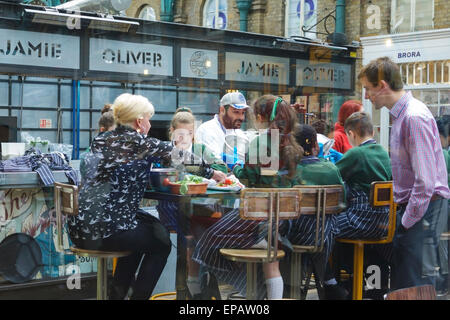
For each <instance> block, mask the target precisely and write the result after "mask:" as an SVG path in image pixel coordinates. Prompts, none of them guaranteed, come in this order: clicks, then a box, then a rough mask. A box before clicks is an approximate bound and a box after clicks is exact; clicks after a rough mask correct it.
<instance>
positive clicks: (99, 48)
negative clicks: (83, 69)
mask: <svg viewBox="0 0 450 320" xmlns="http://www.w3.org/2000/svg"><path fill="white" fill-rule="evenodd" d="M89 47H90V49H89V69H90V70H98V71H107V72H125V73H138V74H144V75H164V76H172V75H173V65H172V55H173V49H172V47H168V46H161V45H154V44H145V43H133V42H124V41H116V40H108V39H98V38H91V39H90V42H89Z"/></svg>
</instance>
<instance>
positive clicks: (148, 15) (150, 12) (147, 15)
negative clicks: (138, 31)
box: [139, 5, 156, 21]
mask: <svg viewBox="0 0 450 320" xmlns="http://www.w3.org/2000/svg"><path fill="white" fill-rule="evenodd" d="M139 19H143V20H150V21H155V20H156V14H155V10H154V9H153V8H152V7H151V6H149V5H145V6H143V7H142V9H141V11H140V12H139Z"/></svg>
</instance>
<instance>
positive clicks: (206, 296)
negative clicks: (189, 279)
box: [200, 272, 222, 300]
mask: <svg viewBox="0 0 450 320" xmlns="http://www.w3.org/2000/svg"><path fill="white" fill-rule="evenodd" d="M200 287H201V289H202V299H203V300H222V297H221V295H220V290H219V284H218V283H217V279H216V277H215V276H214V275H213V274H212V273H210V272H205V273H204V274H203V275H202V278H201V281H200Z"/></svg>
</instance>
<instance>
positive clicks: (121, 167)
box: [68, 93, 214, 299]
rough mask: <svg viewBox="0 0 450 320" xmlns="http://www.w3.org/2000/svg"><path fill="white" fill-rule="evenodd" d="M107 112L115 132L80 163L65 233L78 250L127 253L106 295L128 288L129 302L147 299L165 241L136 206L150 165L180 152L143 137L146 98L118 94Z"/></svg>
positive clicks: (203, 169) (149, 111) (208, 172)
mask: <svg viewBox="0 0 450 320" xmlns="http://www.w3.org/2000/svg"><path fill="white" fill-rule="evenodd" d="M113 110H114V111H113V112H114V119H115V123H116V125H117V127H116V128H115V129H114V130H112V131H107V132H105V133H103V134H101V135H99V136H97V137H96V138H95V139H94V141H93V142H92V144H91V151H90V153H89V154H88V155H87V156H86V158H85V167H86V169H85V174H84V176H82V188H81V190H80V195H79V214H78V215H77V216H71V217H70V218H69V223H68V226H69V234H70V238H71V240H72V242H73V243H74V244H75V245H76V246H77V247H80V248H85V249H97V250H105V251H131V252H132V253H131V255H129V256H127V257H124V258H120V259H119V260H118V263H117V267H116V271H115V274H114V280H113V285H112V286H111V292H110V295H109V296H110V298H111V299H124V298H125V296H126V294H127V292H128V290H129V288H130V286H131V287H132V289H133V294H132V296H131V297H130V298H131V299H148V298H149V297H150V296H151V294H152V291H153V289H154V287H155V285H156V283H157V281H158V279H159V277H160V275H161V272H162V270H163V269H164V266H165V264H166V262H167V257H168V255H169V253H170V249H171V242H170V237H169V233H168V231H167V229H166V228H165V227H164V226H163V225H162V224H161V223H160V222H159V220H158V219H156V218H154V217H152V216H151V215H148V214H146V213H145V212H143V211H142V210H140V209H139V205H140V202H141V200H142V198H143V195H144V191H145V188H146V185H147V182H148V178H149V168H150V165H151V161H152V160H153V159H155V158H160V159H165V160H166V161H169V160H170V158H171V154H172V153H174V152H175V153H180V152H181V151H180V150H179V149H177V148H174V147H173V145H172V143H171V142H167V141H160V140H158V139H155V138H151V137H148V136H147V134H148V132H149V130H150V127H151V124H150V119H151V117H152V116H153V114H154V107H153V105H152V104H151V103H150V102H149V101H148V100H147V98H145V97H143V96H139V95H132V94H128V93H125V94H122V95H120V96H119V97H117V98H116V100H115V101H114V103H113ZM184 153H185V154H186V153H187V152H184ZM178 155H179V156H181V157H182V158H184V159H186V157H185V156H184V154H181V155H180V154H178ZM191 158H192V157H191ZM197 160H198V159H197ZM195 163H201V161H200V162H197V161H196V162H195ZM196 170H197V171H198V172H196V173H198V174H201V175H202V176H204V177H207V178H210V177H212V175H213V174H214V172H213V170H212V169H211V168H210V167H209V166H208V165H206V164H201V165H200V166H199V167H197V168H196ZM141 260H142V262H141ZM140 262H141V265H140V268H139V272H138V274H137V277H136V279H135V274H136V271H137V269H138V266H139V263H140ZM134 279H135V281H134Z"/></svg>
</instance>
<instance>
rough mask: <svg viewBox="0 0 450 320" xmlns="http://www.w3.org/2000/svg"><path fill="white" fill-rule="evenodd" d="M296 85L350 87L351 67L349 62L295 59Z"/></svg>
mask: <svg viewBox="0 0 450 320" xmlns="http://www.w3.org/2000/svg"><path fill="white" fill-rule="evenodd" d="M296 64H297V70H296V85H297V86H305V87H320V88H334V89H351V88H352V81H351V79H352V73H351V71H352V67H351V65H349V64H340V63H332V62H331V63H318V62H311V61H309V60H296Z"/></svg>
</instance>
